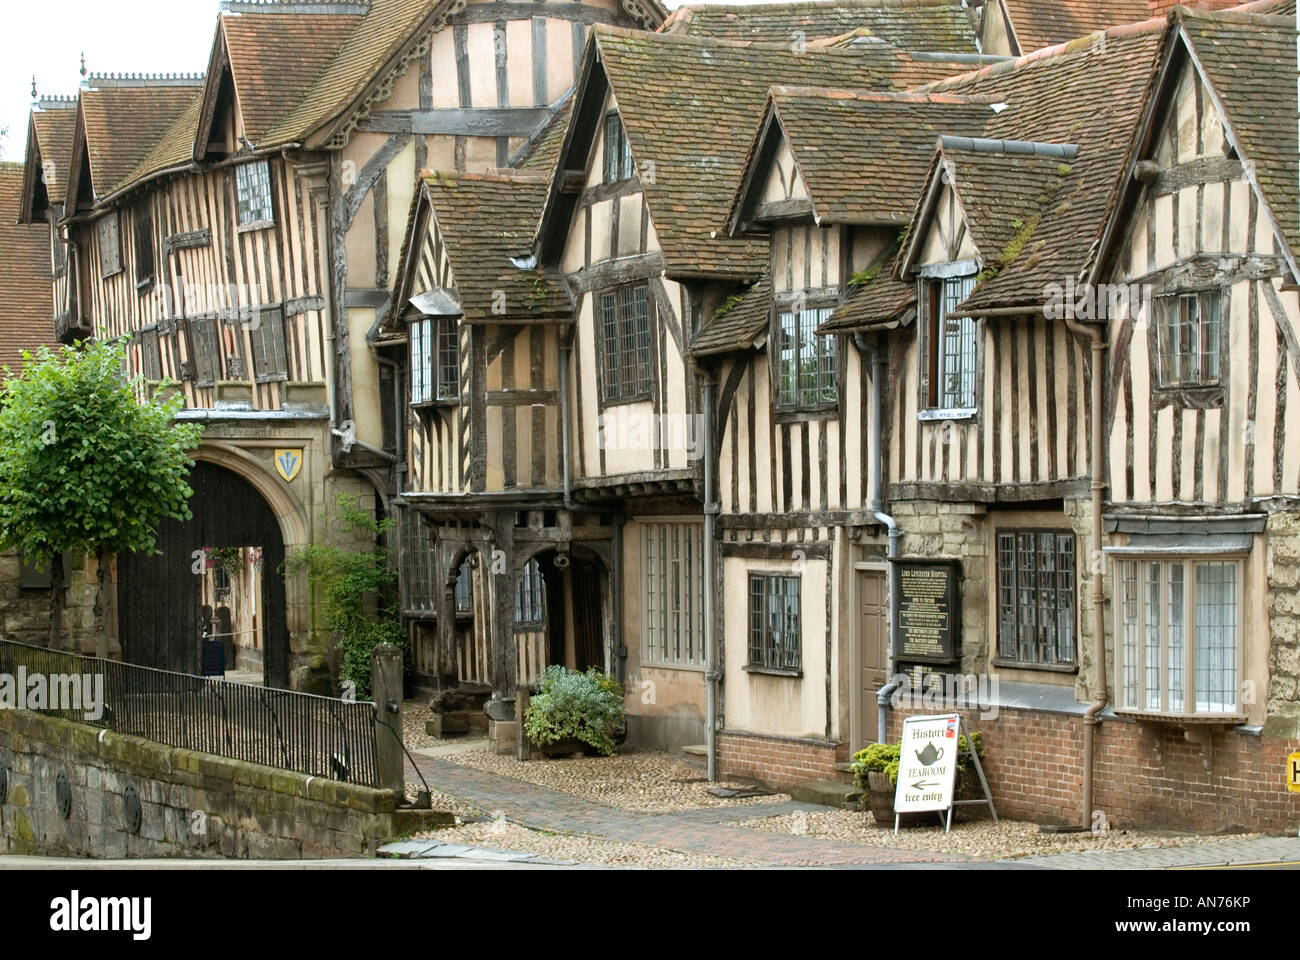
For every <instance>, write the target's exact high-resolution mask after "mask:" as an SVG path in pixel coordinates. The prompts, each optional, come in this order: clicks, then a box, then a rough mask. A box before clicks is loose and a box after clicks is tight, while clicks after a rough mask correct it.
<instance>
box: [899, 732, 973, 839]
mask: <svg viewBox="0 0 1300 960" xmlns="http://www.w3.org/2000/svg"><path fill="white" fill-rule="evenodd" d="M961 734H965V735H966V743H967V744H968V748H967V752H968V753H969V754H970V758H971V760H972V761H974V764H975V772H976V773H978V774H979V777H980V787H982V788H983V790H984V799H983V800H954V799H953V793H954V791H955V789H956V785H957V762H958V760H959V756H958V743H959V742H960V740H959V737H960V735H961ZM961 803H987V804H988V805H989V812H990V813H991V814H993V822H994V823H997V822H998V812H997V810H995V809H994V808H993V794H991V793H990V792H989V782H988V780H987V779H985V777H984V767H983V766H982V765H981V764H980V758H979V755H978V754H977V753H976V752H975V750H974V745H973V743H972V741H971V737H970V732H969V731H968V730H967V729H966V723H965V721H963V720H962V718H961V714H958V713H949V714H943V715H942V716H937V717H908V718H907V719H906V720H904V721H903V749H902V752H901V753H900V754H899V757H898V787H897V788H896V789H895V791H894V833H898V818H899V814H903V813H923V812H926V811H934V812H936V813H938V814H939V820H940V822H945V820H944V816H943V814H944V812H945V811H946V812H947V814H948V816H947V820H946V826H945V832H946V831H947V830H951V829H952V808H953V807H955V806H957V805H958V804H961Z"/></svg>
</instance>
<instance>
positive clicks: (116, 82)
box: [81, 73, 205, 90]
mask: <svg viewBox="0 0 1300 960" xmlns="http://www.w3.org/2000/svg"><path fill="white" fill-rule="evenodd" d="M204 78H205V74H203V73H91V74H88V75H87V76H86V78H85V79H84V80H82V81H81V88H82V89H83V90H86V89H91V90H94V89H101V88H105V87H200V86H202V85H203V81H204Z"/></svg>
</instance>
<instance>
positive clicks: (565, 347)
mask: <svg viewBox="0 0 1300 960" xmlns="http://www.w3.org/2000/svg"><path fill="white" fill-rule="evenodd" d="M568 335H570V336H571V335H572V331H571V330H570V331H569V334H568ZM572 352H573V346H572V344H571V343H570V342H569V340H568V339H567V337H566V334H561V335H560V461H561V463H562V464H563V468H564V509H566V510H569V509H572V507H573V477H572V475H571V473H570V468H569V357H570V355H571V354H572Z"/></svg>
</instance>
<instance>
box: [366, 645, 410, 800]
mask: <svg viewBox="0 0 1300 960" xmlns="http://www.w3.org/2000/svg"><path fill="white" fill-rule="evenodd" d="M370 693H371V696H372V697H373V698H374V701H375V767H376V773H377V775H378V781H379V782H378V787H379V789H380V790H392V791H393V792H395V793H396V794H397V795H398V799H399V800H400V799H404V798H405V794H406V766H405V759H404V758H405V750H404V749H403V748H402V651H401V650H399V649H398V648H397V647H395V646H393V645H392V644H391V643H381V644H378V645H376V647H375V648H374V650H372V651H371V652H370ZM382 727H388V731H384V730H382V729H381V728H382Z"/></svg>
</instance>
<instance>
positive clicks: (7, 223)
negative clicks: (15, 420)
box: [0, 163, 54, 378]
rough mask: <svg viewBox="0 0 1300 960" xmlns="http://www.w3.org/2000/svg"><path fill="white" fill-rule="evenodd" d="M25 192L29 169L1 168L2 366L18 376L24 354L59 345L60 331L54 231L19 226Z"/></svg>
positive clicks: (0, 165) (18, 166) (11, 165)
mask: <svg viewBox="0 0 1300 960" xmlns="http://www.w3.org/2000/svg"><path fill="white" fill-rule="evenodd" d="M22 192H23V165H22V164H20V163H0V367H3V366H8V367H9V369H10V371H11V372H12V373H13V374H14V375H17V374H18V373H20V372H21V370H22V351H23V350H35V349H36V348H37V347H38V346H40V345H41V344H43V343H53V338H52V336H51V335H52V334H53V332H54V327H53V321H54V310H53V305H54V301H53V295H52V293H51V289H52V288H51V283H50V229H49V227H48V226H42V225H39V224H34V225H32V226H23V225H20V224H19V223H18V207H19V204H20V203H21V200H22ZM3 377H4V373H3V371H0V378H3Z"/></svg>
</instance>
